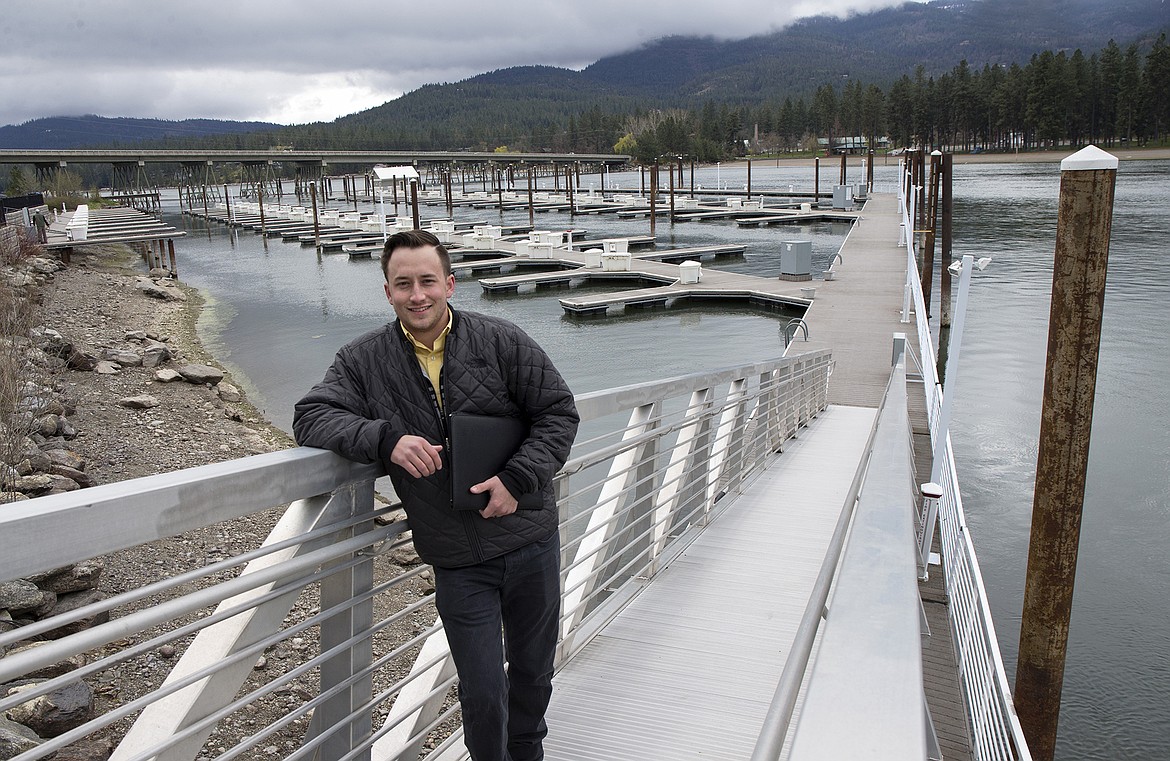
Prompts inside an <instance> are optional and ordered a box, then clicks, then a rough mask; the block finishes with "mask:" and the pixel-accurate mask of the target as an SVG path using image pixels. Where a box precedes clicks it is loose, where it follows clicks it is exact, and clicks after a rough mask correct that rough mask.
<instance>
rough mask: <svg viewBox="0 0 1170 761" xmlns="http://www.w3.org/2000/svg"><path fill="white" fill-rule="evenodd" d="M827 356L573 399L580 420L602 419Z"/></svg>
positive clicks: (802, 356)
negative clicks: (662, 400)
mask: <svg viewBox="0 0 1170 761" xmlns="http://www.w3.org/2000/svg"><path fill="white" fill-rule="evenodd" d="M829 355H830V352H829V351H828V350H827V349H822V350H818V351H813V352H808V353H805V354H798V355H796V356H793V357H785V358H783V359H779V360H766V361H762V362H753V363H751V364H747V365H739V366H735V367H727V368H723V369H719V370H713V371H710V372H703V373H695V374H692V375H682V376H677V377H674V378H666V379H663V380H657V381H647V382H645V383H636V384H632V385H629V386H622V387H620V388H615V389H607V390H605V391H594V392H591V393H586V394H581V395H579V396H578V397H577V398H576V401H577V411H578V413H579V414H580V415H581V419H582V420H592V419H594V418H599V417H605V416H606V415H612V414H615V413H618V412H625V411H628V410H630V409H633V408H634V407H641V406H643V405H645V404H650V403H652V402H654V401H655V400H657V399H668V398H670V397H675V396H682V395H684V394H689V393H691V392H692V391H697V390H700V389H704V388H712V387H714V386H718V385H721V384H723V383H731V382H734V381H737V380H744V379H745V378H752V377H756V378H758V377H759V376H761V375H763V374H764V373H767V372H772V371H774V370H777V369H780V368H784V367H790V366H792V365H794V364H796V363H798V362H802V361H814V362H819V361H825V362H827V361H828V357H829Z"/></svg>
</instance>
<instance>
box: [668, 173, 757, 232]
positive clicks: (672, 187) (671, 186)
mask: <svg viewBox="0 0 1170 761" xmlns="http://www.w3.org/2000/svg"><path fill="white" fill-rule="evenodd" d="M748 166H749V167H750V166H751V164H748ZM748 177H751V171H750V169H749V172H748ZM670 223H671V224H674V162H673V161H672V162H670Z"/></svg>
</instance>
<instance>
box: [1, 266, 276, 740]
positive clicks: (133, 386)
mask: <svg viewBox="0 0 1170 761" xmlns="http://www.w3.org/2000/svg"><path fill="white" fill-rule="evenodd" d="M78 258H79V257H78V256H77V255H75V256H74V265H73V266H71V267H70V269H69V271H67V272H65V273H64V275H63V277H65V278H68V279H69V282H70V284H71V286H72V288H71V290H69V291H68V294H67V296H66V298H68V299H69V301H68V304H65V303H57V302H56V301H54V299H53V288H51V287H50V286H52V285H53V281H54V278H55V277H57V276H58V275H59V274H60V273H61V270H62V269H63V266H62V265H61V263H59V262H56V261H54V260H52V259H49V258H39V259H33V260H25V261H23V262H21V263H20V264H19V266H5V267H3V268H2V269H0V288H4V287H8V288H12V289H17V290H18V291H19V292H20V293H21V294H23V297H24V298H27V299H28V301H29V302H31V303H32V304H37V305H40V307H41V309H40V311H41V312H42V313H43V314H47V315H48V316H47V317H45V318H44V320H43V321H44V322H47V323H48V324H46V325H43V326H41V327H38V328H36V329H34V330H32V331H30V332H29V334H28V335H19V336H2V335H0V347H2V348H4V350H5V357H7V356H15V357H17V362H18V363H19V365H20V367H21V369H22V372H21V373H20V377H21V385H20V387H19V389H18V394H17V397H18V399H17V404H16V410H15V414H14V415H9V416H6V417H4V418H0V441H8V442H10V444H9V446H6V447H5V448H3V449H0V509H3V507H4V503H7V502H12V501H18V500H27V499H33V498H37V497H41V496H45V495H53V494H62V493H65V492H71V491H75V490H78V489H84V488H89V487H92V486H95V485H97V484H98V483H99V481H101V480H103V479H101V478H99V477H98V476H97V475H95V474H94V473H93V472H91V471H97V472H98V473H105V474H106V475H107V476H108V479H107V480H120V479H121V478H128V477H136V476H140V475H148V474H150V473H155V472H162V471H166V470H175V469H178V468H182V467H188V466H192V465H198V464H204V463H206V462H214V461H219V460H222V459H226V458H229V457H238V456H244V455H247V454H256V453H259V452H262V451H271V450H272V449H274V448H278V446H279V445H275V444H274V443H273V441H270V440H267V439H266V438H265V437H263V436H261V435H259V433H258V432H257V431H255V430H251V429H249V428H246V427H243V426H235V425H234V424H233V423H230V420H240V421H245V420H246V421H247V422H248V423H253V424H257V423H261V422H262V421H260V420H257V419H256V418H255V417H251V415H255V413H254V412H251V411H250V410H249V409H248V408H247V407H245V406H236V405H242V404H243V402H244V399H243V395H242V394H241V392H240V390H239V389H238V388H236V387H235V386H233V385H231V384H230V383H228V382H226V381H225V380H224V378H225V374H224V372H223V371H222V370H220V369H218V368H215V367H211V366H209V365H206V364H201V363H198V362H192V361H190V360H189V359H187V358H185V357H184V356H183V351H182V350H181V349H180V348H179V346H178V345H177V344H176V342H173V341H172V339H171V336H169V335H167V334H166V333H165V332H160V331H159V330H157V329H154V328H152V326H155V325H159V324H166V321H165V320H160V319H159V318H158V317H159V315H160V314H169V315H172V316H177V315H179V314H181V312H180V311H179V310H180V309H182V302H183V301H185V300H186V298H187V297H186V294H185V293H184V292H183V290H182V289H181V288H180V287H178V286H177V285H176V284H174V282H173V281H171V280H170V279H169V278H167V277H165V276H164V275H165V274H166V273H163V272H157V273H151V274H152V276H149V277H137V278H131V277H127V276H124V275H121V274H110V273H108V272H103V271H99V270H89V269H88V268H87V267H86V264H85V263H84V262H85V259H87V258H90V257H88V256H86V257H84V258H82V260H81V262H78ZM136 291H137V292H140V293H142V294H144V296H145V297H138V296H136V295H135V293H136ZM146 297H149V298H146ZM153 299H160V300H163V301H165V302H167V303H166V304H160V303H159V302H156V301H153ZM127 328H128V329H127ZM175 330H176V332H181V333H184V334H185V332H186V330H187V328H186V327H184V323H182V322H179V323H178V326H177V327H176V328H175ZM196 348H197V347H196ZM6 361H7V360H6ZM180 381H181V382H180ZM79 408H80V411H79ZM75 419H76V420H82V421H84V422H85V424H84V426H79V425H76V424H75V422H74V421H75ZM217 421H218V422H217ZM282 444H283V442H282ZM2 551H3V550H2V548H0V552H2ZM106 562H108V563H112V564H113V565H112V568H120V574H119V575H120V577H125V575H126V574H127V573H128V568H134V567H135V565H134V563H129V564H126V565H122V560H121V559H120V558H107V559H106ZM103 570H104V564H103V563H102V562H101V561H87V562H84V563H78V564H75V565H71V566H67V567H63V568H57V569H54V570H52V571H49V572H45V573H41V574H35V575H33V576H30V577H28V578H22V579H13V580H8V581H3V582H0V634H4V633H8V632H12V631H17V630H19V629H20V628H22V627H25V626H28V625H29V624H32V623H34V622H37V621H41V620H44V619H46V618H48V617H51V616H57V615H62V614H64V613H67V612H70V611H75V610H78V609H80V608H82V607H84V606H86V605H90V604H92V603H94V602H98V601H100V600H101V599H103V598H104V596H105V595H104V593H103V592H101V591H100V590H99V588H98V586H99V582H100V581H101V580H102V577H103ZM131 573H132V572H131ZM145 573H146V572H145V571H144V574H145ZM122 582H126V583H129V585H130V586H133V585H134V583H135V582H134V581H133V580H129V581H128V580H126V579H125V578H122ZM107 620H109V614H108V613H102V614H98V615H95V616H89V617H86V618H82V619H80V620H78V621H74V622H71V623H69V624H66V625H63V626H60V627H58V628H56V629H54V630H52V631H50V632H46V633H45V634H43V635H41V636H40V637H31V638H29V639H30V640H31V641H20V642H18V643H16V644H10V645H9V646H7V647H4V646H0V658H2V657H5V655H6V654H7V655H15V654H16V653H18V652H19V651H21V650H23V649H27V648H35V647H39V646H43V645H44V642H43V641H41V640H47V639H54V638H58V637H63V636H66V635H68V634H71V633H73V632H77V631H81V630H83V629H85V628H88V627H90V626H94V625H99V624H101V623H103V622H104V621H107ZM170 647H171V655H170V656H166V655H161V656H160V657H161V658H163V659H165V658H167V657H172V656H173V655H174V650H173V646H170ZM83 665H85V659H84V657H82V656H76V657H72V658H67V659H65V660H63V661H61V662H59V663H54V664H51V665H50V666H48V667H46V668H44V669H40V670H38V671H35V672H33V673H29V674H24V675H22V677H21V678H20V679H19V680H17V681H15V682H10V683H7V684H0V696H8V695H11V694H14V691H26V692H27V691H29V690H30V689H32V688H33V687H34V686H35V685H37V684H40V683H43V682H44V681H46V680H48V679H53V678H59V677H61V676H63V675H68V674H69V673H71V672H72V671H74V670H76V669H78V668H80V667H82V666H83ZM135 678H141V679H147V678H149V679H154V676H153V675H151V676H149V677H148V676H143V675H138V676H136V677H135ZM104 689H108V685H107V686H102V685H101V684H100V683H98V684H97V686H94V685H88V684H87V683H86V682H85V681H83V680H81V679H77V680H75V681H68V680H65V683H64V685H63V686H62V687H61V688H59V689H54V690H52V691H51V692H49V693H47V694H46V695H44V696H40V697H36V698H30V699H29V700H27V701H24V702H22V703H20V704H19V705H18V706H16V707H15V708H13V709H10V710H9V711H7V713H6V715H5V714H0V761H2V760H3V759H6V758H11V757H13V756H15V755H18V754H20V753H23V752H25V751H27V750H30V749H32V748H35V747H36V746H37V745H39V744H41V743H42V742H43V741H44V740H45V739H48V738H52V737H56V736H59V735H60V734H62V733H63V732H66V731H68V730H69V729H71V728H73V727H76V726H78V725H80V724H82V723H84V722H86V721H88V720H90V719H91V718H93V716H94V711H95V707H94V702H95V696H94V692H95V690H96V691H97V692H98V693H100V695H105V693H104V692H102V690H104ZM107 699H108V696H107ZM111 750H112V748H111V746H110V744H109V743H108V742H107V741H105V740H102V739H94V738H90V739H86V740H83V741H80V742H77V743H74V744H72V745H70V746H69V747H68V748H65V749H63V750H61V751H58V752H57V753H56V754H55V755H53V756H52V757H53V758H54V759H56V760H57V761H104V759H107V758H108V757H109V754H110V752H111Z"/></svg>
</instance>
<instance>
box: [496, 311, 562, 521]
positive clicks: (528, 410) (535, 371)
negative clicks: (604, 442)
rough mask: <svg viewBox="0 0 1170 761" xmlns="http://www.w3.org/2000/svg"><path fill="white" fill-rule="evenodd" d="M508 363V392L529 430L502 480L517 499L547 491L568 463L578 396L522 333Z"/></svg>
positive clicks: (505, 467) (543, 353)
mask: <svg viewBox="0 0 1170 761" xmlns="http://www.w3.org/2000/svg"><path fill="white" fill-rule="evenodd" d="M509 360H510V363H511V372H510V373H509V376H508V377H509V378H510V379H511V380H510V382H511V383H512V384H513V387H512V388H510V389H509V393H510V394H511V395H512V397H513V399H515V400H516V402H517V404H519V405H520V407H521V409H522V410H523V411H524V415H525V417H527V418H528V421H529V424H530V428H529V432H528V438H527V439H526V440H525V441H524V443H523V444H521V445H520V449H519V450H518V451H517V452H516V454H515V455H514V456H513V457H512V459H511V460H509V461H508V464H507V465H505V466H504V470H503V472H501V473H500V474H499V479H500V482H501V483H502V484H503V485H504V487H505V488H507V490H508V491H509V492H510V493H511V495H512V496H513V497H517V498H518V497H519V496H520V495H522V494H528V493H531V492H534V491H539V490H541V489H543V488H544V486H545V485H546V484H548V483H549V482H550V481H552V479H553V476H555V475H556V474H557V471H559V470H560V469H561V467H562V466H563V465H564V464H565V461H566V460H568V459H569V452H570V450H571V449H572V446H573V440H574V439H575V438H576V435H577V425H578V423H579V422H580V417H579V416H578V414H577V406H576V404H574V402H573V392H572V391H570V390H569V386H568V384H567V383H565V380H564V378H563V377H561V374H560V373H559V372H558V371H557V369H556V367H555V366H553V363H552V360H551V359H550V358H549V356H548V354H546V353H545V351H544V350H543V349H542V348H541V347H540V346H539V345H538V344H537V343H536V341H534V340H532V338H530V337H529V336H528V335H527V334H524V333H522V332H521V333H520V336H519V338H518V340H517V342H516V345H515V351H514V352H513V353H512V355H511V356H510V358H509Z"/></svg>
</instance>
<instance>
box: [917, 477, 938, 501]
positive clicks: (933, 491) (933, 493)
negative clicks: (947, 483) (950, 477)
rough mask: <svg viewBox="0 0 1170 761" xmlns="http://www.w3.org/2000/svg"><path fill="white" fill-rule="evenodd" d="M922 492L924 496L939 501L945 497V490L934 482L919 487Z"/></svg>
mask: <svg viewBox="0 0 1170 761" xmlns="http://www.w3.org/2000/svg"><path fill="white" fill-rule="evenodd" d="M918 488H919V489H920V490H921V491H922V496H924V497H930V498H932V499H938V498H939V497H941V496H942V495H943V488H942V487H941V486H939V485H938V484H936V483H935V482H934V481H927V482H926V483H924V484H922V485H921V486H919V487H918Z"/></svg>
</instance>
